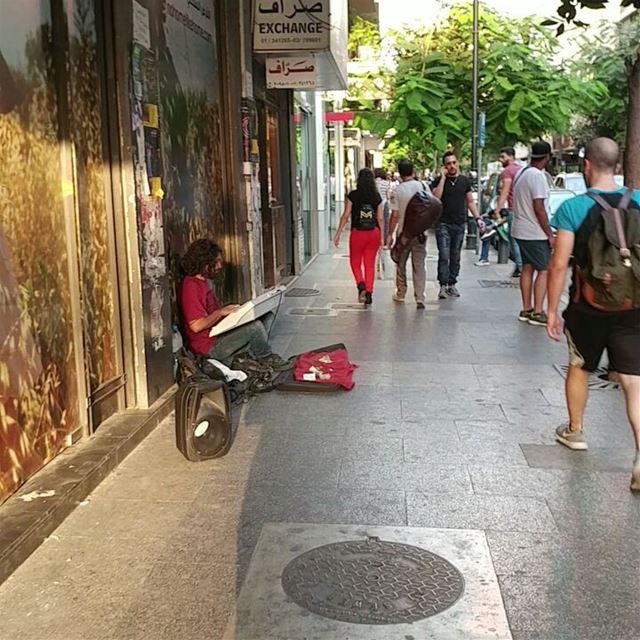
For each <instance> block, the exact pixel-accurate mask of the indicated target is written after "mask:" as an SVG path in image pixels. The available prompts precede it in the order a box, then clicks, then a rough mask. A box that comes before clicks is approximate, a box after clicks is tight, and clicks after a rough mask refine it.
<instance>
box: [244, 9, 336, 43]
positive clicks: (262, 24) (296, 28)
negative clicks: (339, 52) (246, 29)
mask: <svg viewBox="0 0 640 640" xmlns="http://www.w3.org/2000/svg"><path fill="white" fill-rule="evenodd" d="M254 5H255V25H254V37H253V48H254V50H255V51H324V50H327V49H329V42H330V41H329V31H330V29H331V26H330V23H329V0H318V1H317V2H312V0H257V1H256V2H255V3H254Z"/></svg>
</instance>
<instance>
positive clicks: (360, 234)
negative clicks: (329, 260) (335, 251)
mask: <svg viewBox="0 0 640 640" xmlns="http://www.w3.org/2000/svg"><path fill="white" fill-rule="evenodd" d="M378 249H380V229H373V230H372V231H358V230H357V229H352V230H351V234H350V235H349V258H350V262H351V271H352V272H353V277H354V278H355V279H356V284H358V283H359V282H364V290H365V291H366V292H367V293H373V281H374V279H375V275H376V256H377V255H378ZM363 264H364V278H363V277H362V265H363Z"/></svg>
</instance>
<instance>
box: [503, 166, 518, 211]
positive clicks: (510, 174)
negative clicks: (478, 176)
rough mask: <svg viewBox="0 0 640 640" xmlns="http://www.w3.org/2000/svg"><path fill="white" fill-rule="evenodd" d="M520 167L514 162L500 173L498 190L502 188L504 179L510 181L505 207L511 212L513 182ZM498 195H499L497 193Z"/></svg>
mask: <svg viewBox="0 0 640 640" xmlns="http://www.w3.org/2000/svg"><path fill="white" fill-rule="evenodd" d="M521 168H522V167H520V166H519V165H517V164H516V163H515V162H514V163H512V164H510V165H509V166H508V167H505V168H504V169H503V170H502V171H501V173H500V188H502V184H503V183H504V181H505V179H507V180H511V189H509V196H508V198H507V207H509V210H510V211H513V181H514V180H515V177H516V176H517V175H518V171H520V169H521ZM498 195H500V193H498Z"/></svg>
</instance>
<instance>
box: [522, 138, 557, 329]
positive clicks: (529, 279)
mask: <svg viewBox="0 0 640 640" xmlns="http://www.w3.org/2000/svg"><path fill="white" fill-rule="evenodd" d="M550 160H551V146H550V145H549V143H548V142H544V141H542V140H541V141H539V142H534V143H533V145H532V146H531V154H530V164H529V165H528V166H527V167H524V168H523V169H521V170H520V171H519V172H518V174H517V175H516V177H515V179H514V181H513V186H512V190H513V227H512V234H513V237H514V238H515V239H516V240H517V242H518V245H519V247H520V252H521V254H522V275H521V276H520V294H521V297H522V309H521V311H520V314H519V315H518V320H520V321H522V322H528V323H529V324H532V325H537V326H542V327H544V326H546V324H547V314H546V313H545V311H544V302H545V298H546V297H547V269H548V267H549V260H550V259H551V250H552V248H553V243H554V236H553V232H552V231H551V226H550V225H549V215H548V213H547V211H548V207H549V183H548V182H547V178H546V176H545V174H544V169H545V167H546V166H547V164H549V161H550ZM532 299H533V302H532Z"/></svg>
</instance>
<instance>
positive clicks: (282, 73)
mask: <svg viewBox="0 0 640 640" xmlns="http://www.w3.org/2000/svg"><path fill="white" fill-rule="evenodd" d="M315 88H316V60H315V57H314V56H313V55H306V56H295V57H294V56H285V57H282V56H270V57H268V58H267V89H315Z"/></svg>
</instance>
